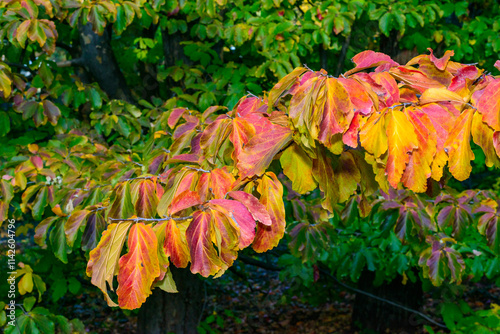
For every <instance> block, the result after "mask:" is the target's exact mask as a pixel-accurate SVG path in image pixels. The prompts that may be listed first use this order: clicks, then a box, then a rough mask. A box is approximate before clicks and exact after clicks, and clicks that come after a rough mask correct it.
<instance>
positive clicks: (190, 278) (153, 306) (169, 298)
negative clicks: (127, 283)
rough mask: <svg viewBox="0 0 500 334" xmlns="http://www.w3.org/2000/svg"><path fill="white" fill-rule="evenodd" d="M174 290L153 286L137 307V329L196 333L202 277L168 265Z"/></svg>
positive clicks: (150, 332)
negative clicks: (172, 278)
mask: <svg viewBox="0 0 500 334" xmlns="http://www.w3.org/2000/svg"><path fill="white" fill-rule="evenodd" d="M172 275H173V277H174V281H175V283H176V284H177V290H178V291H179V292H178V293H167V292H165V291H163V290H160V289H159V288H156V289H155V290H153V294H152V295H151V296H149V298H148V299H147V300H146V303H145V304H144V305H143V306H142V307H141V309H140V311H139V317H138V323H137V332H138V333H148V334H165V333H175V334H197V329H196V328H197V326H198V323H199V321H200V318H201V315H202V312H203V289H202V288H203V281H202V280H200V279H199V278H198V277H197V276H196V275H193V274H192V273H191V272H190V271H189V270H188V269H177V268H174V267H172Z"/></svg>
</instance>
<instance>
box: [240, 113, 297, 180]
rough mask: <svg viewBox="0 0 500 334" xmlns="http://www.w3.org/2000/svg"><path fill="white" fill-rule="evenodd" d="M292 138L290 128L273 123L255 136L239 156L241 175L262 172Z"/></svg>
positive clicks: (246, 175)
mask: <svg viewBox="0 0 500 334" xmlns="http://www.w3.org/2000/svg"><path fill="white" fill-rule="evenodd" d="M291 139H292V131H291V130H290V129H289V128H286V127H283V126H279V125H275V124H272V123H271V125H270V126H269V128H268V129H267V131H266V132H261V133H258V134H256V135H255V136H253V137H252V138H251V139H250V141H249V142H248V144H247V145H245V147H244V148H243V150H242V151H241V154H240V155H239V156H238V164H237V168H238V170H239V171H240V177H241V178H242V179H243V178H245V177H248V176H253V175H256V174H262V173H264V172H265V170H266V168H267V167H268V166H269V165H270V164H271V161H272V160H273V158H274V156H275V155H276V154H277V153H278V152H279V151H280V150H281V149H283V147H285V146H286V145H287V144H288V143H289V142H290V140H291Z"/></svg>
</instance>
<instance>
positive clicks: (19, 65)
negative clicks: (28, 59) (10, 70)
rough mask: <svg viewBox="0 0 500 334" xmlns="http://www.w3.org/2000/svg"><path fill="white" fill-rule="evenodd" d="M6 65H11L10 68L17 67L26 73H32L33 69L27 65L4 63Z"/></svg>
mask: <svg viewBox="0 0 500 334" xmlns="http://www.w3.org/2000/svg"><path fill="white" fill-rule="evenodd" d="M4 63H5V64H7V65H9V66H10V67H17V68H20V69H22V70H25V71H32V70H31V68H29V67H28V66H26V65H23V64H18V63H11V62H10V61H4Z"/></svg>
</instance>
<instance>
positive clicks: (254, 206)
mask: <svg viewBox="0 0 500 334" xmlns="http://www.w3.org/2000/svg"><path fill="white" fill-rule="evenodd" d="M227 195H228V196H229V197H232V198H234V199H235V200H237V201H239V202H240V203H242V204H243V205H245V206H246V208H247V209H248V211H249V212H250V214H251V215H252V217H253V218H254V219H255V220H257V221H259V222H261V223H262V224H264V225H268V226H271V224H272V221H271V217H270V216H269V213H268V212H267V210H266V207H265V206H264V205H263V204H262V203H260V202H259V200H258V199H257V198H255V196H253V195H251V194H249V193H246V192H244V191H230V192H228V193H227Z"/></svg>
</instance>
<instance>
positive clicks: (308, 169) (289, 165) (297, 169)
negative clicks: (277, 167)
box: [280, 144, 317, 194]
mask: <svg viewBox="0 0 500 334" xmlns="http://www.w3.org/2000/svg"><path fill="white" fill-rule="evenodd" d="M280 162H281V167H283V173H284V174H285V175H286V176H287V177H288V178H289V179H290V180H291V181H292V189H293V190H294V191H296V192H298V193H300V194H305V193H307V192H308V191H313V190H314V189H316V186H317V183H316V181H315V180H314V178H313V176H312V160H311V158H309V156H308V155H307V154H306V153H305V152H304V150H302V149H301V148H300V146H299V145H297V144H293V145H291V146H290V147H288V148H287V149H286V150H285V151H284V152H283V154H282V155H281V157H280Z"/></svg>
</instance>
